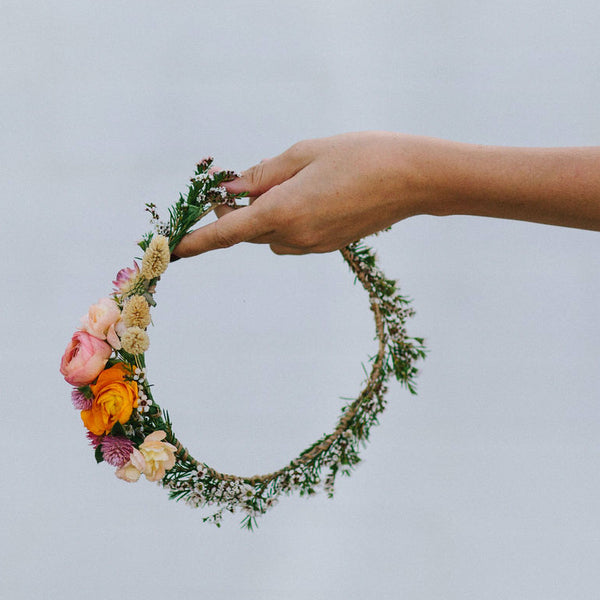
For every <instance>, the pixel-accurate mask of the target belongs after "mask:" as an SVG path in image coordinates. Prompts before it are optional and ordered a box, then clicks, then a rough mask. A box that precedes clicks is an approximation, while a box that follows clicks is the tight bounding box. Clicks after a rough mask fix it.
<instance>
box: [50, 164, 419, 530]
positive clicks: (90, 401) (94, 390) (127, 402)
mask: <svg viewBox="0 0 600 600" xmlns="http://www.w3.org/2000/svg"><path fill="white" fill-rule="evenodd" d="M211 166H212V159H210V158H208V159H205V160H203V161H202V162H200V163H199V164H198V165H197V168H196V171H195V174H194V176H193V177H192V179H191V183H190V185H189V188H188V192H187V195H186V196H185V197H184V196H183V195H180V196H179V200H178V201H177V202H176V203H175V204H174V205H173V206H172V207H171V208H170V209H169V220H168V222H162V221H161V220H160V218H159V216H158V213H157V212H156V207H155V205H154V204H147V205H146V210H147V211H148V212H149V213H150V215H151V218H152V222H153V224H154V231H152V232H149V233H147V234H146V235H144V237H143V239H142V240H141V242H139V246H140V247H141V249H142V250H143V251H144V255H143V258H142V259H141V266H140V265H139V264H138V263H137V262H135V261H134V263H133V267H128V268H124V269H121V270H120V271H119V272H118V274H117V276H116V279H115V280H114V281H113V285H114V290H113V293H112V295H111V296H108V297H106V298H102V299H101V300H99V301H98V302H97V303H96V304H94V305H92V306H91V307H90V309H89V311H88V314H87V315H86V316H84V317H82V319H81V326H80V327H79V329H78V330H77V331H76V332H75V333H74V334H73V337H72V339H71V341H70V343H69V345H68V346H67V349H66V351H65V353H64V355H63V357H62V360H61V366H60V371H61V373H62V375H63V376H64V378H65V380H66V381H67V382H68V383H69V384H71V385H72V386H73V390H72V401H73V405H74V406H75V408H76V409H77V410H80V411H81V419H82V421H83V424H84V425H85V427H86V429H87V437H88V438H89V440H90V443H91V445H92V446H93V448H94V449H95V457H96V461H97V462H102V461H104V462H107V463H108V464H110V465H112V466H113V467H116V475H117V477H119V478H121V479H123V480H125V481H128V482H135V481H137V480H138V479H139V478H140V477H141V475H144V476H145V477H146V479H147V480H149V481H156V482H159V483H160V484H161V485H162V486H164V487H166V488H168V489H169V490H170V492H169V494H170V497H171V498H173V499H175V500H183V501H184V502H186V503H187V504H189V505H191V506H193V507H201V508H205V507H206V508H209V507H212V512H211V513H210V514H209V515H207V516H205V517H204V518H203V521H204V522H212V523H215V524H216V525H218V526H219V525H220V522H221V519H222V516H223V513H224V512H225V511H228V512H231V513H234V512H236V511H241V512H242V513H243V515H244V516H243V520H242V525H243V526H245V527H247V528H249V529H252V527H253V526H254V525H256V517H257V516H260V515H262V514H264V513H265V512H266V511H267V510H268V509H269V508H270V507H272V506H273V505H274V504H276V503H277V501H278V500H279V498H280V497H281V496H282V495H284V494H285V495H289V494H290V493H292V492H293V491H298V492H299V493H300V495H310V494H314V493H315V492H316V491H317V489H319V488H322V489H324V490H325V491H326V492H327V494H328V495H329V496H330V497H331V496H333V491H334V483H335V480H336V476H337V475H338V474H340V473H341V474H342V475H350V473H351V471H352V469H353V468H354V466H355V465H356V464H358V462H359V461H360V458H359V456H358V450H359V446H360V445H361V444H364V443H365V442H366V441H367V440H368V438H369V431H370V428H371V426H372V425H374V424H376V423H377V420H378V417H379V415H380V413H381V412H382V411H383V410H384V408H385V405H386V401H385V393H386V391H387V388H386V382H387V381H388V379H389V378H390V376H392V375H393V376H394V377H395V378H396V379H398V380H399V381H400V382H401V383H402V384H404V385H405V386H406V387H407V388H408V389H409V390H410V392H411V393H413V394H414V393H415V387H414V380H415V377H416V375H417V368H416V367H415V365H414V363H415V362H416V361H417V360H418V359H420V358H424V357H425V348H424V345H423V339H421V338H416V337H409V336H408V335H407V333H406V329H405V321H406V319H407V318H408V317H410V316H412V315H413V309H412V308H411V307H410V302H409V300H407V299H406V298H405V297H403V296H401V295H400V294H399V293H398V291H397V289H396V282H395V281H393V280H391V279H386V277H385V276H384V274H383V273H382V272H381V271H380V270H379V269H378V267H377V265H376V262H375V256H374V253H373V252H372V250H371V249H370V248H369V247H367V246H365V245H364V244H362V243H360V242H356V243H353V244H350V245H349V246H347V247H346V248H344V249H342V250H341V251H340V252H341V254H342V256H343V258H344V260H345V261H346V263H347V264H348V266H349V267H350V270H351V271H352V273H354V275H355V278H356V280H357V281H359V282H360V283H361V285H362V286H363V287H364V289H365V290H366V291H367V292H368V294H369V301H370V308H371V311H372V312H373V315H374V317H375V330H376V336H377V339H378V342H379V346H378V350H377V353H376V354H375V356H373V357H372V358H371V362H372V367H371V371H370V373H369V375H368V377H367V380H366V382H365V384H364V388H363V390H362V391H361V392H360V394H359V395H358V396H357V398H356V399H355V400H353V401H352V402H350V403H348V404H347V405H346V406H344V407H343V408H342V413H341V417H340V419H339V421H338V423H337V426H336V427H335V429H334V431H333V432H332V433H330V434H328V435H324V436H323V437H322V438H321V439H319V440H317V441H316V442H314V443H313V444H311V445H310V446H309V447H308V448H307V449H306V450H304V451H303V452H302V453H301V454H300V455H299V456H298V457H297V458H295V459H294V460H292V461H291V462H290V463H289V464H287V465H286V466H284V467H282V468H281V469H279V470H278V471H275V472H273V473H268V474H265V475H256V476H253V477H239V476H237V475H229V474H225V473H220V472H219V471H217V470H215V469H213V468H211V467H209V466H208V465H207V464H205V463H203V462H200V461H198V460H196V459H195V458H193V457H192V456H191V455H190V453H189V452H188V451H187V449H186V448H185V447H184V446H183V445H182V444H181V442H180V441H179V440H178V439H177V438H176V437H175V435H174V433H173V428H172V424H171V420H170V419H169V415H168V414H167V412H166V411H163V410H162V409H161V408H160V407H159V405H158V404H157V403H156V402H155V400H154V398H153V396H152V391H151V386H150V383H149V382H148V379H147V376H146V362H145V352H146V350H147V349H148V347H149V343H150V342H149V338H148V333H147V328H148V326H149V325H150V323H151V316H150V310H151V307H153V306H156V302H155V301H154V294H155V291H156V285H157V283H158V281H159V280H160V278H161V276H162V275H163V273H164V272H165V271H166V269H167V267H168V266H169V262H170V257H171V251H172V250H173V249H174V248H175V247H176V246H177V244H178V243H179V242H180V240H181V239H182V238H183V237H184V236H185V235H186V234H187V233H188V232H189V231H190V230H191V228H192V227H193V226H194V225H195V224H196V223H197V222H198V221H199V220H200V219H202V218H203V217H204V216H206V215H207V214H208V213H209V212H211V211H212V210H213V209H214V208H215V207H216V206H219V205H222V204H227V205H229V206H235V203H236V200H237V199H239V198H241V197H243V196H245V194H231V193H229V192H228V191H227V190H226V189H225V187H223V185H222V184H223V183H224V182H226V181H231V180H232V179H233V178H234V177H235V174H234V173H233V172H231V171H215V170H214V169H212V168H211Z"/></svg>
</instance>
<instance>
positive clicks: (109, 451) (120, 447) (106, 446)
mask: <svg viewBox="0 0 600 600" xmlns="http://www.w3.org/2000/svg"><path fill="white" fill-rule="evenodd" d="M132 452H133V443H132V442H131V441H130V440H128V439H127V438H126V437H122V436H118V435H107V436H106V437H105V438H104V439H103V440H102V456H104V460H105V461H106V462H107V463H108V464H109V465H112V466H113V467H122V466H123V465H124V464H126V463H127V462H129V458H130V457H131V453H132Z"/></svg>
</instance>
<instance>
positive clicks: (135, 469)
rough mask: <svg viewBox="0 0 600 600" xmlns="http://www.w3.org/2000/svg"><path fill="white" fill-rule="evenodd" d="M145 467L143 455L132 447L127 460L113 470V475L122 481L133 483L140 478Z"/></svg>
mask: <svg viewBox="0 0 600 600" xmlns="http://www.w3.org/2000/svg"><path fill="white" fill-rule="evenodd" d="M145 467H146V461H145V460H144V456H143V455H142V453H141V452H140V451H139V450H137V449H136V448H134V449H133V452H132V453H131V458H130V459H129V462H128V463H126V464H124V465H123V466H122V467H119V468H118V469H117V470H116V471H115V475H116V476H117V477H118V478H119V479H122V480H123V481H127V482H129V483H133V482H135V481H137V480H138V479H139V478H140V475H141V474H142V471H143V470H144V468H145Z"/></svg>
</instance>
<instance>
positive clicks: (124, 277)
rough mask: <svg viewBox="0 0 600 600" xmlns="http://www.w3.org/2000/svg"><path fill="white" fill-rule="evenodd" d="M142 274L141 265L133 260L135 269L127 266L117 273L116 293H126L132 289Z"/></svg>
mask: <svg viewBox="0 0 600 600" xmlns="http://www.w3.org/2000/svg"><path fill="white" fill-rule="evenodd" d="M139 274H140V267H139V266H138V264H137V263H136V262H135V260H134V261H133V269H130V268H129V267H125V268H124V269H121V270H120V271H119V272H118V273H117V278H116V279H115V280H114V281H113V285H114V286H115V287H114V290H115V294H125V293H127V292H128V291H129V290H130V289H131V284H132V283H133V282H134V281H135V280H136V279H137V277H138V275H139Z"/></svg>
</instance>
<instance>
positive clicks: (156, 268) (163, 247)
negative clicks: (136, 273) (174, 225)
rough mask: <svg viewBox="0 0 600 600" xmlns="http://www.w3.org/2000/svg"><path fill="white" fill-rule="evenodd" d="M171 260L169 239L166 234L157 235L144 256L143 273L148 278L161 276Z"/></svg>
mask: <svg viewBox="0 0 600 600" xmlns="http://www.w3.org/2000/svg"><path fill="white" fill-rule="evenodd" d="M170 260H171V251H170V250H169V240H168V239H167V238H166V237H165V236H164V235H155V236H154V237H153V238H152V240H151V241H150V245H149V246H148V248H147V249H146V252H144V257H143V258H142V275H143V276H144V277H145V278H146V279H154V278H155V277H159V276H160V275H162V274H163V273H164V272H165V271H166V270H167V267H168V266H169V261H170Z"/></svg>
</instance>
